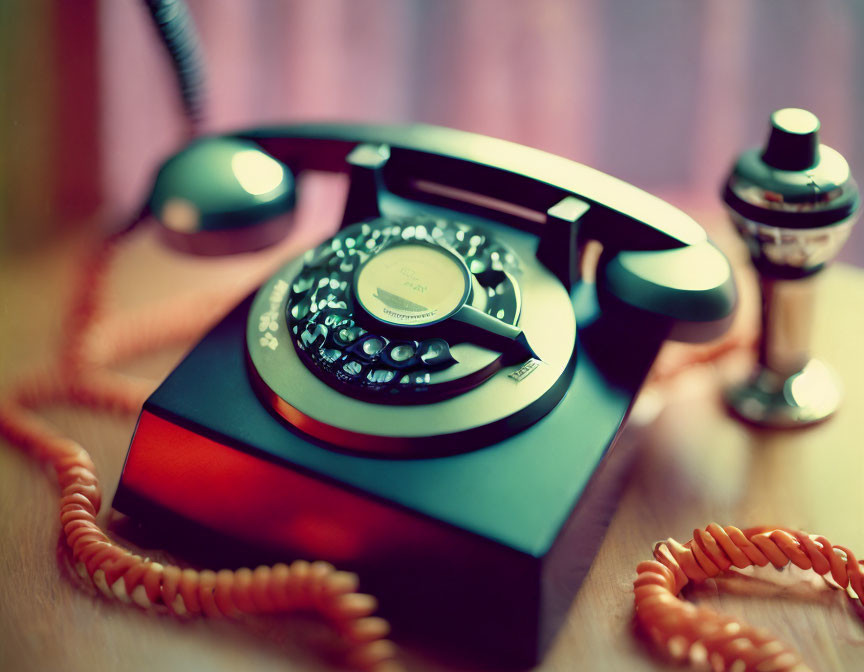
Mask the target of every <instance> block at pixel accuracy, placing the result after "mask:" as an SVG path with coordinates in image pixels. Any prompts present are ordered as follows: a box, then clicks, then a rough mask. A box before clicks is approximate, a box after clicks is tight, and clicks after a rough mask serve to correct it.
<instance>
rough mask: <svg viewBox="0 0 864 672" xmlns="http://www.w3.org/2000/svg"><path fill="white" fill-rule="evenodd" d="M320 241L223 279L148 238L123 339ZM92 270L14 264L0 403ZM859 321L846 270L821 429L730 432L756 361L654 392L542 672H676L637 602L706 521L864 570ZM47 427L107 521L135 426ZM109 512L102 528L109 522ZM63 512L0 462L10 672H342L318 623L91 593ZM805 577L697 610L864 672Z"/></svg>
mask: <svg viewBox="0 0 864 672" xmlns="http://www.w3.org/2000/svg"><path fill="white" fill-rule="evenodd" d="M311 235H312V234H311V233H310V230H309V229H308V228H305V229H304V228H302V227H301V230H300V232H299V233H298V236H297V237H296V239H294V240H293V241H292V242H290V243H287V244H286V245H283V246H282V248H281V249H280V250H276V251H273V252H268V253H265V254H263V255H246V256H244V257H242V258H240V259H233V260H228V261H222V260H220V261H214V260H206V259H191V260H190V259H185V258H180V257H179V256H177V255H175V254H173V253H169V252H165V251H162V250H161V249H160V248H159V246H158V245H157V243H156V241H155V239H154V236H153V235H152V234H151V233H147V232H145V233H144V234H142V235H137V234H136V237H135V239H134V240H131V241H130V242H129V244H128V245H126V246H125V248H124V250H123V252H122V256H121V259H119V260H118V263H117V264H116V265H115V270H114V273H113V274H112V277H111V287H112V293H111V299H110V301H109V303H110V305H112V306H113V307H114V308H113V310H114V317H113V318H112V319H114V320H115V321H121V322H122V319H123V316H124V315H125V314H128V313H125V312H124V311H127V310H132V309H134V308H135V307H136V306H137V305H139V304H140V303H148V302H151V304H152V302H156V303H157V305H158V302H159V301H160V300H164V299H165V297H168V296H172V295H173V297H174V298H176V296H177V295H178V294H183V293H184V292H195V291H199V292H200V291H202V288H210V289H214V288H215V289H218V288H224V289H225V292H226V293H227V294H230V295H237V296H239V294H240V293H242V290H243V289H244V288H245V287H247V286H249V285H250V284H251V283H254V279H255V278H256V277H259V276H260V275H261V273H262V269H263V270H264V271H266V269H267V268H271V267H272V265H273V263H275V261H276V260H277V258H278V257H279V255H285V254H288V253H290V252H291V250H292V249H299V248H302V247H303V246H304V245H306V244H308V241H309V240H310V239H311V238H310V236H311ZM79 252H80V245H76V244H74V243H64V244H62V245H61V244H55V245H54V246H51V247H48V248H45V249H43V250H41V251H39V252H38V253H34V254H31V255H26V256H23V257H20V258H16V259H6V260H0V261H2V262H3V263H2V264H0V292H2V293H0V353H2V354H0V385H5V384H6V383H8V382H9V381H10V380H11V379H12V378H13V377H14V376H16V375H18V374H20V373H22V372H24V371H26V370H30V369H33V368H35V369H40V368H44V367H46V366H48V364H49V363H50V353H51V352H52V351H53V350H52V348H54V347H55V344H56V343H57V342H58V341H59V339H61V338H62V333H61V332H60V328H61V323H62V319H61V318H62V315H61V308H62V306H63V305H64V301H65V298H66V296H67V294H68V287H69V277H70V274H71V273H72V271H73V269H74V267H75V265H76V263H77V262H76V260H77V259H78V258H79V257H78V254H79ZM142 278H143V280H144V281H143V282H142ZM178 288H182V289H178ZM232 292H233V294H231V293H232ZM862 306H864V272H862V271H859V270H857V269H854V268H852V267H848V266H842V265H837V266H834V267H832V268H831V269H829V270H828V271H827V272H826V273H825V274H824V278H823V281H822V287H821V291H820V296H819V303H818V305H817V320H816V323H815V334H814V350H815V352H816V353H818V354H819V355H821V356H823V357H824V359H826V360H828V361H829V362H831V363H832V364H833V365H834V367H835V368H836V370H837V371H838V372H839V374H840V377H841V378H842V380H843V383H844V384H845V388H846V396H845V403H844V406H843V408H842V409H841V411H840V412H839V413H838V415H837V416H836V417H835V418H833V419H831V420H830V421H828V422H826V423H824V424H822V425H820V426H817V427H814V428H811V429H807V430H802V431H794V432H769V431H758V430H754V429H751V428H748V427H746V426H744V425H742V424H740V423H738V422H736V421H734V420H732V419H730V418H729V417H728V416H727V415H726V413H725V412H724V410H723V407H722V404H721V403H720V396H719V395H720V390H721V388H722V386H723V385H724V384H726V382H728V381H729V380H732V379H734V378H736V377H740V376H741V375H743V373H744V371H746V368H747V366H748V358H749V356H750V355H748V353H747V352H743V351H742V352H739V353H733V354H732V355H731V356H730V357H727V358H725V359H724V360H723V361H722V362H721V363H720V364H712V365H707V366H699V367H695V368H693V369H691V370H688V371H687V372H685V373H682V374H681V375H678V376H677V377H675V378H674V379H672V380H671V381H669V382H666V383H664V384H662V385H659V384H655V385H649V386H648V387H647V388H646V389H645V391H644V392H643V394H642V396H641V398H640V401H639V403H638V405H637V409H636V410H635V411H634V415H633V418H632V421H631V424H630V428H629V429H628V431H627V433H626V434H625V437H624V440H625V441H628V442H630V444H628V445H633V446H635V453H636V460H635V463H634V468H633V470H632V472H631V475H630V478H629V481H628V483H627V486H626V489H625V491H624V494H623V497H622V499H621V502H620V505H619V507H618V510H617V513H616V514H615V517H614V518H613V520H612V524H611V526H610V528H609V532H608V534H607V536H606V539H605V541H604V543H603V546H602V548H601V549H600V552H599V554H598V556H597V558H596V559H595V561H594V564H593V566H592V568H591V570H590V573H589V575H588V577H587V579H586V581H585V583H584V584H583V587H582V589H581V591H580V593H579V594H578V596H577V598H576V600H575V602H574V604H573V606H572V609H571V611H570V614H569V617H568V619H567V621H566V623H565V625H564V627H563V628H562V630H561V632H560V635H559V636H558V638H557V640H556V641H555V643H554V645H553V647H552V649H551V651H550V652H549V653H548V655H547V656H546V657H545V659H544V660H543V662H542V664H541V665H540V666H539V667H538V669H540V670H548V671H550V672H551V671H556V672H557V671H560V672H564V671H568V672H569V671H570V670H575V669H584V670H633V671H640V670H644V671H649V670H650V671H655V670H665V669H673V668H671V667H670V666H669V665H667V664H666V663H664V662H662V661H658V660H657V659H655V658H654V657H652V656H651V655H649V652H648V650H647V649H646V647H645V644H643V643H642V642H641V641H640V640H639V639H637V638H635V637H634V636H633V620H632V619H633V608H632V595H631V585H630V584H631V582H632V580H633V578H634V574H635V572H634V570H635V567H636V565H637V563H638V562H640V561H641V560H645V559H649V558H650V557H651V550H652V547H653V544H654V542H655V541H657V540H660V539H664V538H666V537H669V536H672V537H674V538H676V539H678V540H680V541H682V542H683V541H686V540H687V539H689V538H690V537H691V535H692V530H693V529H694V528H695V527H704V526H705V525H706V524H707V523H709V522H711V521H717V522H720V523H721V524H734V525H737V526H739V527H746V526H750V525H756V524H777V525H781V526H787V527H796V528H800V529H804V530H807V531H810V532H818V533H821V534H824V535H825V536H826V537H828V538H829V539H830V540H831V541H832V542H834V543H837V544H841V545H846V546H848V547H850V548H852V549H853V550H855V551H857V552H858V555H859V557H860V556H864V519H862V511H864V441H862V434H864V424H862V421H864V354H862V352H861V348H862V339H861V337H862V334H864V311H862V308H861V307H862ZM743 319H752V315H751V316H750V317H745V318H743ZM679 352H680V351H679ZM181 354H182V350H180V349H175V350H172V351H170V352H166V353H162V354H160V355H159V356H152V357H148V358H146V359H143V360H142V361H137V362H134V363H133V364H130V365H129V366H127V367H125V368H124V371H127V372H130V373H133V374H138V375H146V376H148V377H150V378H151V379H152V380H153V381H154V384H155V382H156V381H158V379H159V378H160V376H164V375H165V374H166V373H167V372H168V371H169V370H170V368H171V365H172V364H173V362H175V361H176V360H177V358H178V357H179V356H180V355H181ZM673 356H674V355H673ZM48 415H49V417H50V419H51V420H52V421H54V422H55V423H56V424H57V425H58V426H59V427H61V428H62V429H63V430H64V431H66V432H68V434H69V435H70V436H72V437H74V438H75V439H76V440H78V441H80V442H81V443H82V444H83V445H84V446H85V447H87V448H88V450H90V451H91V454H92V455H93V458H94V460H95V462H96V464H97V467H98V469H99V473H100V476H101V481H102V484H103V489H104V491H105V496H104V497H103V500H104V501H108V502H110V501H111V497H112V496H113V492H114V488H115V486H116V483H117V480H118V477H119V473H120V468H121V466H122V460H123V457H124V455H125V451H126V447H127V444H128V441H129V438H130V436H131V432H132V428H133V425H134V418H131V417H130V418H121V419H118V418H113V417H104V416H100V415H98V414H95V413H91V412H89V411H83V410H81V409H61V408H58V409H52V410H50V412H49V413H48ZM649 421H650V422H649ZM106 508H107V507H103V512H102V514H101V520H102V521H103V522H108V521H109V518H110V515H111V514H110V512H109V511H107V510H104V509H106ZM57 509H58V506H57V492H56V489H55V486H54V483H53V481H52V475H51V474H50V473H48V472H47V471H45V470H43V469H42V468H41V467H40V466H39V465H38V464H36V463H35V462H33V461H32V460H31V459H29V458H28V457H27V456H26V455H24V454H22V453H20V452H19V451H18V450H16V449H14V448H12V447H10V446H8V445H6V444H0V670H10V671H12V670H15V671H19V670H20V671H24V670H55V669H56V670H61V669H62V670H66V671H69V672H73V671H76V670H82V671H84V670H86V671H87V672H94V671H102V670H115V669H122V670H184V671H191V670H213V671H217V672H221V671H223V670H224V671H226V672H227V671H228V670H237V669H255V670H257V671H259V672H268V671H270V670H274V671H275V670H321V669H322V668H323V669H329V668H327V664H326V663H325V662H323V659H322V656H321V655H320V652H321V651H322V650H325V649H326V648H327V646H328V643H329V642H330V637H331V634H330V633H329V630H328V629H327V628H326V627H324V626H323V625H321V624H319V623H317V622H316V621H314V620H308V619H307V620H301V619H298V618H275V617H274V618H271V617H268V618H256V619H252V620H251V621H250V622H248V623H244V624H237V623H230V622H208V621H204V620H199V621H190V622H179V621H177V620H174V619H172V618H170V617H166V616H158V615H154V614H147V613H143V612H141V611H139V610H137V609H134V608H130V607H127V606H125V605H119V604H117V603H111V602H108V601H106V600H104V599H102V598H100V597H98V596H96V595H95V594H94V593H93V591H92V590H91V591H89V592H88V591H87V590H82V588H81V586H80V585H77V584H76V583H75V582H74V581H73V580H72V578H71V577H70V576H69V571H68V568H67V566H66V564H65V561H64V560H63V558H64V554H63V553H62V552H60V551H59V550H58V549H60V548H61V546H59V545H58V541H59V539H60V537H59V533H60V529H59V521H58V519H57ZM115 515H116V514H115ZM147 550H148V552H150V553H151V555H152V556H153V557H156V558H164V557H165V556H164V555H160V553H159V551H158V549H147ZM810 574H812V573H807V572H800V571H798V570H791V571H790V570H788V569H787V570H784V571H782V572H777V571H775V570H773V569H771V568H770V567H769V568H766V569H764V570H760V571H759V572H757V574H756V578H753V579H749V580H744V581H741V580H739V581H724V582H723V584H722V586H720V587H719V589H718V584H717V583H715V582H709V584H707V585H706V586H704V587H701V588H699V589H696V590H694V591H692V592H691V598H692V599H694V600H697V601H700V602H703V603H708V604H711V605H714V606H716V607H717V608H720V609H722V610H724V611H727V612H730V613H733V614H736V615H738V616H740V617H742V618H744V619H746V620H747V621H749V622H750V623H753V624H756V625H763V626H766V627H768V628H770V629H771V630H772V631H774V632H775V633H777V634H778V635H780V636H781V637H782V638H784V639H785V640H786V641H790V642H794V643H795V644H796V645H797V646H798V647H799V649H800V650H801V652H802V654H803V656H804V658H805V660H806V661H807V662H808V663H809V664H810V665H811V666H812V667H813V668H814V669H816V670H829V671H833V670H849V671H853V670H864V624H862V622H861V621H859V620H858V619H857V618H856V615H855V613H854V612H853V608H852V603H851V602H850V601H849V600H848V599H847V598H846V597H845V596H844V595H843V594H842V593H840V592H839V591H835V590H831V589H829V588H827V587H826V585H825V583H824V582H823V581H822V580H821V579H818V578H817V579H816V580H812V579H811V576H810ZM361 578H362V577H361ZM762 579H764V580H762ZM404 655H405V660H406V662H407V667H408V669H410V670H429V671H432V670H442V669H453V668H444V667H442V666H441V665H440V664H439V663H436V662H433V661H431V660H429V659H428V658H427V657H425V656H424V655H421V654H419V653H417V652H414V651H410V650H409V651H405V653H404Z"/></svg>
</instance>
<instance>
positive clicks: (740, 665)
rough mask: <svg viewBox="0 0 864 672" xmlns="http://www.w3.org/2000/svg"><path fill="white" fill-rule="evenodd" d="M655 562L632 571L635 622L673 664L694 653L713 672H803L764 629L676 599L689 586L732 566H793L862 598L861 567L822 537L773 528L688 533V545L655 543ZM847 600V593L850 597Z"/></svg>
mask: <svg viewBox="0 0 864 672" xmlns="http://www.w3.org/2000/svg"><path fill="white" fill-rule="evenodd" d="M654 558H655V560H653V561H650V562H643V563H641V564H639V565H638V566H637V567H636V572H637V573H638V577H637V578H636V581H634V582H633V588H634V596H635V602H636V620H637V622H638V623H639V625H640V627H641V628H642V629H643V630H644V631H645V632H646V633H647V634H648V636H649V637H650V638H651V640H652V641H653V642H654V644H655V645H657V647H658V648H659V649H660V650H662V651H664V652H667V653H668V654H669V655H670V656H671V657H672V658H674V659H676V660H679V661H684V660H687V659H692V658H694V657H695V656H694V654H695V653H696V650H697V649H701V653H702V654H704V655H705V656H706V657H707V660H708V663H709V665H710V666H711V669H712V670H714V671H715V672H721V671H723V670H734V671H735V672H763V671H767V670H770V671H771V672H807V671H808V670H809V669H810V668H808V667H807V666H806V665H805V664H804V663H803V662H802V661H801V658H800V656H799V655H798V653H797V652H796V651H795V650H794V649H793V648H792V647H790V646H788V645H787V644H784V643H783V642H781V641H779V640H777V639H776V638H775V637H774V636H773V635H771V634H770V633H768V632H766V631H765V630H762V629H759V628H754V627H752V626H749V625H746V624H743V623H739V622H738V621H736V620H735V619H734V618H731V617H729V616H724V615H722V614H719V613H717V612H715V611H713V610H712V609H709V608H707V607H697V606H696V605H694V604H691V603H689V602H685V601H683V600H681V599H679V597H678V594H679V593H680V592H681V589H682V588H683V587H684V586H685V585H687V583H688V582H690V581H694V582H697V583H699V582H702V581H705V580H706V579H709V578H711V577H714V576H717V575H718V574H720V573H722V572H725V571H727V570H729V569H731V568H732V567H737V568H739V569H743V568H745V567H751V566H753V565H757V566H759V567H764V566H765V565H768V564H769V563H770V564H772V565H774V566H775V567H777V568H781V567H785V566H786V565H788V564H790V563H792V564H794V565H795V566H796V567H800V568H801V569H812V570H813V571H814V572H816V573H817V574H820V575H822V576H825V575H826V574H829V573H830V575H831V578H832V579H833V580H834V582H835V583H836V584H837V585H838V586H840V587H841V588H844V589H847V592H849V591H852V592H854V597H855V599H857V600H859V601H860V600H861V599H862V597H864V561H858V560H856V558H855V555H854V554H853V553H852V551H850V550H849V549H848V548H844V547H843V546H833V545H832V544H831V542H829V541H828V540H827V539H826V538H825V537H821V536H817V535H810V534H806V533H804V532H799V531H797V530H789V529H785V528H773V527H752V528H749V529H746V530H743V531H742V530H739V529H738V528H737V527H732V526H727V527H721V526H720V525H717V524H716V523H711V524H710V525H709V526H708V527H706V528H705V529H704V530H694V532H693V539H691V540H690V541H688V542H687V543H686V544H680V543H678V542H677V541H675V540H674V539H668V540H666V541H663V542H660V543H658V544H657V545H656V546H655V548H654ZM850 596H852V594H851V593H850Z"/></svg>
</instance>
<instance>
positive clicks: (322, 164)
mask: <svg viewBox="0 0 864 672" xmlns="http://www.w3.org/2000/svg"><path fill="white" fill-rule="evenodd" d="M322 170H324V171H335V172H343V173H348V174H349V180H350V186H349V189H348V195H347V199H346V204H345V212H344V216H343V219H342V225H341V227H340V229H339V231H338V232H337V233H336V234H335V235H334V236H333V237H332V238H330V239H328V240H327V241H325V242H324V243H322V244H320V245H318V246H317V247H316V248H314V249H312V250H310V251H308V252H307V253H306V254H305V255H304V256H303V257H302V258H300V259H296V260H293V261H290V262H288V263H287V264H286V265H285V266H284V267H282V268H281V269H280V270H279V271H277V272H276V273H275V274H274V275H273V276H272V277H271V278H270V279H269V280H268V281H267V282H265V284H264V285H263V286H262V287H261V288H260V289H259V290H258V292H257V293H256V294H255V295H254V296H251V297H249V298H248V299H246V300H245V301H243V302H242V303H241V304H240V305H239V306H237V308H235V309H234V310H233V311H232V312H231V313H230V314H229V315H228V316H227V317H226V318H225V319H224V320H223V321H222V322H220V323H219V324H218V325H217V326H216V327H215V328H214V329H213V330H212V331H211V332H210V333H209V334H208V335H207V336H205V337H204V339H203V340H202V341H201V342H200V343H199V344H198V345H197V346H196V347H195V348H194V349H193V350H192V351H191V352H190V353H189V355H188V356H187V357H186V359H185V360H184V361H183V362H182V363H181V364H180V365H179V366H178V367H177V368H176V369H175V370H174V372H173V373H171V374H170V375H169V376H168V378H167V379H166V380H165V381H164V383H163V384H162V385H161V386H160V387H159V389H158V390H157V391H156V392H155V393H153V395H152V396H150V398H149V399H148V400H147V402H146V403H145V404H144V407H143V410H142V412H141V415H140V417H139V420H138V425H137V428H136V432H135V435H134V437H133V439H132V443H131V446H130V449H129V453H128V456H127V459H126V463H125V466H124V470H123V475H122V478H121V481H120V484H119V488H118V491H117V494H116V496H115V499H114V507H115V508H116V509H118V510H119V511H121V512H123V513H126V514H129V515H130V516H132V517H133V518H136V519H139V520H159V521H162V522H168V523H169V524H171V525H178V526H179V527H180V528H181V529H187V528H188V526H189V524H190V523H191V524H194V526H195V527H196V528H205V529H208V530H211V531H215V532H217V533H219V535H221V537H222V538H225V539H231V540H234V542H226V544H227V545H234V544H235V543H236V540H240V541H241V542H242V545H243V546H244V547H246V548H255V549H258V550H259V551H260V554H261V556H266V557H270V556H273V557H275V556H279V557H285V556H286V555H289V554H290V557H314V558H322V559H324V560H327V561H330V562H333V563H334V564H337V565H338V566H341V567H347V568H350V569H352V570H356V571H357V572H358V573H360V574H361V576H363V578H364V581H366V582H367V584H366V585H368V586H369V587H370V588H371V589H372V590H373V592H375V593H376V595H378V596H379V597H380V598H381V600H382V605H383V606H384V608H385V612H386V614H388V615H389V616H390V617H391V619H392V620H393V621H394V623H395V624H396V627H397V628H398V629H399V630H400V632H401V633H403V634H404V635H406V636H409V637H410V636H411V634H412V633H415V634H416V633H421V634H422V636H423V637H424V638H426V639H427V640H428V638H430V637H431V638H432V639H433V641H434V642H435V645H436V647H440V646H441V645H442V643H443V642H447V644H448V645H457V646H459V645H462V648H463V649H466V648H467V649H470V651H471V652H472V655H475V654H476V655H478V656H479V657H481V658H489V659H495V660H499V661H500V660H502V659H504V660H506V661H508V664H530V663H532V662H534V661H536V660H537V658H538V656H539V655H540V653H541V652H542V650H543V649H544V647H545V646H546V644H547V643H548V642H549V640H550V638H551V636H552V635H553V634H554V632H555V630H556V629H557V627H558V625H559V624H560V621H561V619H562V618H563V615H564V613H565V611H566V608H567V607H568V606H569V604H570V602H571V600H572V597H573V595H574V593H575V590H576V588H577V587H578V584H579V582H580V581H581V578H582V576H583V575H584V573H585V571H587V567H588V565H589V564H590V558H591V557H592V556H593V553H594V551H595V550H596V548H597V546H598V545H599V543H600V540H601V538H602V531H603V528H604V526H605V522H604V521H605V519H606V517H607V516H608V514H609V513H610V509H609V506H608V502H609V492H610V488H609V483H607V482H605V481H609V480H610V479H608V478H607V479H605V481H604V479H603V477H602V473H603V471H604V468H603V464H605V463H606V462H608V461H609V460H607V459H606V457H607V454H609V453H610V448H611V446H612V444H613V441H614V439H615V437H616V435H617V434H618V431H619V429H620V427H621V425H622V423H623V422H624V420H625V418H626V415H627V412H628V410H629V408H630V406H631V404H632V402H633V399H634V397H635V395H636V393H637V391H638V389H639V386H640V384H641V383H642V381H643V379H644V377H645V375H646V374H647V372H648V369H649V367H650V365H651V363H652V362H653V360H654V358H655V356H656V354H657V351H658V349H659V348H660V346H661V344H662V343H663V341H664V340H665V339H666V338H668V337H670V336H671V337H675V338H688V339H704V338H709V337H711V336H712V335H717V334H719V333H720V331H722V329H723V328H724V327H725V324H726V322H727V320H728V317H729V315H730V314H731V312H732V310H733V307H734V303H735V290H734V285H733V281H732V278H731V274H730V269H729V265H728V263H727V261H726V259H725V258H724V257H723V255H722V254H721V253H720V252H719V251H718V250H717V249H716V248H715V247H714V246H713V245H712V244H711V243H710V242H709V241H708V240H707V238H706V235H705V233H704V231H703V230H702V229H701V228H700V227H699V226H698V225H697V224H696V223H695V222H694V221H693V220H691V219H690V218H689V217H687V216H686V215H685V214H684V213H682V212H681V211H679V210H677V209H675V208H674V207H672V206H671V205H668V204H667V203H664V202H663V201H661V200H660V199H657V198H655V197H653V196H651V195H649V194H647V193H645V192H642V191H640V190H639V189H637V188H635V187H633V186H631V185H628V184H625V183H623V182H621V181H619V180H616V179H614V178H612V177H609V176H607V175H604V174H602V173H600V172H597V171H595V170H592V169H590V168H587V167H585V166H582V165H580V164H578V163H574V162H572V161H569V160H566V159H563V158H560V157H556V156H553V155H550V154H547V153H544V152H541V151H538V150H534V149H529V148H527V147H522V146H519V145H515V144H513V143H509V142H505V141H502V140H496V139H492V138H488V137H484V136H480V135H475V134H471V133H465V132H461V131H455V130H450V129H445V128H437V127H432V126H375V125H343V124H303V125H288V126H282V127H271V128H263V129H253V130H249V131H243V132H240V133H236V134H233V135H230V136H218V137H207V138H202V139H199V140H196V141H194V142H193V143H192V144H191V145H189V146H188V147H187V148H185V149H184V150H182V151H181V152H180V153H179V154H177V155H176V156H174V157H172V158H170V159H169V160H168V161H166V162H165V164H164V165H163V166H162V168H161V169H160V171H159V173H158V175H157V177H156V180H155V185H154V188H153V192H152V196H151V198H150V204H149V208H150V211H151V212H152V214H153V215H154V216H155V217H156V218H157V219H158V220H159V221H160V222H161V225H162V227H163V228H164V233H165V236H166V238H167V240H168V241H169V242H170V243H171V244H173V245H175V246H176V247H178V248H181V249H184V250H190V251H195V252H200V253H205V254H212V253H223V252H228V251H234V250H238V249H245V250H248V249H254V248H258V247H261V246H262V245H265V244H267V243H269V242H272V241H273V240H275V239H278V238H279V236H281V235H284V233H285V232H284V230H280V229H279V227H285V226H288V224H286V221H287V220H286V218H284V217H283V218H281V219H277V220H274V219H273V218H272V217H273V215H274V214H277V213H284V212H286V211H290V209H291V207H292V206H293V204H294V201H295V194H294V184H295V180H296V177H297V176H298V175H300V174H302V173H303V172H304V171H322ZM274 221H275V222H279V224H278V226H275V225H274ZM590 241H595V242H596V243H599V244H600V245H601V246H602V253H600V255H599V259H598V260H597V262H596V268H595V269H593V275H594V276H596V281H589V280H588V279H587V277H583V274H582V271H583V269H582V266H583V264H582V261H583V256H586V255H584V250H585V249H586V247H588V246H589V242H590ZM601 463H602V464H601ZM574 549H576V550H574ZM501 585H507V586H508V589H507V591H505V592H502V591H501V590H500V586H501ZM418 604H422V605H423V608H422V609H418V608H417V605H418Z"/></svg>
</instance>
